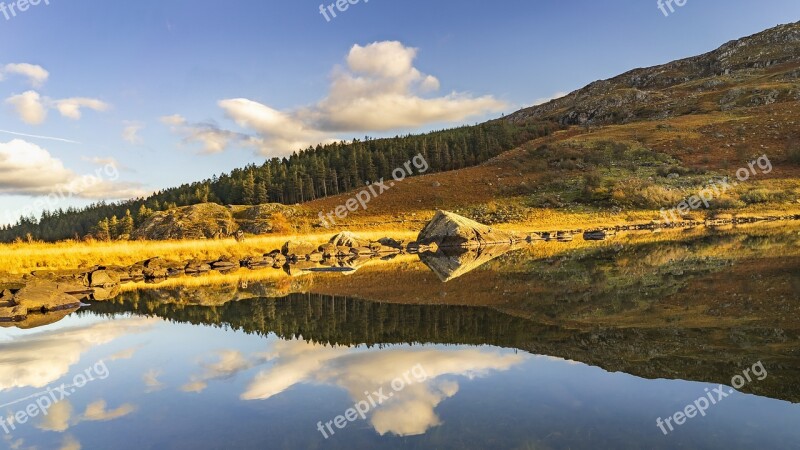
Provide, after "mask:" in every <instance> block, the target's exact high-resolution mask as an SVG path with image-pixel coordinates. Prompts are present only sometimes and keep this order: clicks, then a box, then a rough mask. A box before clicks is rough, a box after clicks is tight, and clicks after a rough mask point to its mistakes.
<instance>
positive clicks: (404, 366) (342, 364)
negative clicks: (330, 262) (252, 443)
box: [241, 340, 526, 436]
mask: <svg viewBox="0 0 800 450" xmlns="http://www.w3.org/2000/svg"><path fill="white" fill-rule="evenodd" d="M525 358H526V356H524V355H521V354H513V353H509V352H507V351H504V350H500V349H493V348H487V347H484V348H457V349H441V348H432V347H416V348H407V347H395V348H389V349H386V348H384V349H366V350H364V349H350V348H344V347H325V346H322V345H317V344H311V343H307V342H305V341H301V340H296V341H279V342H277V343H276V344H275V346H274V349H273V352H272V354H271V355H270V360H271V361H272V362H273V366H272V367H271V368H269V369H265V370H262V371H260V372H259V373H258V374H257V375H256V376H255V378H254V379H253V381H252V382H251V383H250V385H249V386H248V387H247V389H246V390H245V392H244V393H243V394H242V395H241V398H242V399H244V400H264V399H268V398H270V397H273V396H275V395H278V394H280V393H282V392H284V391H286V390H287V389H289V388H291V387H293V386H295V385H297V384H302V383H306V384H322V385H331V386H338V387H340V388H342V389H344V390H346V391H347V392H348V393H349V395H350V397H351V398H352V399H353V402H356V401H360V400H363V399H364V398H365V392H372V391H374V390H376V389H379V388H380V387H381V386H386V387H388V386H389V384H390V383H391V381H392V380H393V379H395V378H397V377H402V376H403V374H404V373H405V372H407V371H409V370H410V369H411V368H412V367H414V366H416V365H418V364H419V365H421V366H422V367H423V368H424V369H425V372H426V373H427V374H428V379H427V380H426V381H424V382H422V383H418V384H410V385H408V386H406V387H405V388H404V389H403V390H402V392H398V393H397V395H395V396H394V397H393V398H392V399H391V400H390V401H388V402H385V403H384V404H382V405H380V406H378V408H377V409H375V410H374V411H373V413H372V414H371V416H370V417H369V421H370V423H371V424H372V426H373V428H374V429H375V431H376V432H378V433H379V434H381V435H383V434H386V433H393V434H396V435H399V436H412V435H419V434H423V433H425V432H426V431H427V430H428V429H429V428H431V427H435V426H438V425H440V424H441V420H440V419H439V417H438V416H437V415H436V412H435V411H434V410H435V408H436V407H437V406H438V405H439V403H441V402H442V401H443V400H445V399H447V398H450V397H452V396H454V395H455V394H456V393H457V392H458V389H459V385H458V382H456V381H454V380H446V379H441V378H440V377H445V376H450V377H452V376H463V377H468V378H475V377H482V376H486V375H488V374H489V373H490V372H492V371H502V370H508V369H509V368H511V367H512V366H514V365H516V364H519V363H521V362H522V361H523V360H524V359H525Z"/></svg>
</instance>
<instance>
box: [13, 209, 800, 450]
mask: <svg viewBox="0 0 800 450" xmlns="http://www.w3.org/2000/svg"><path fill="white" fill-rule="evenodd" d="M353 268H354V269H357V270H354V271H352V272H348V273H346V274H345V273H308V272H306V273H285V272H282V271H279V270H273V269H267V270H265V271H258V272H249V271H242V272H234V273H230V274H223V275H218V276H211V277H205V278H204V277H194V278H191V277H187V278H186V279H179V280H170V281H169V282H165V283H162V284H156V285H153V284H150V285H145V284H136V285H131V286H128V287H125V288H124V289H123V292H121V293H120V294H119V295H118V296H117V297H115V298H114V299H112V300H108V301H103V302H92V304H91V305H89V306H87V307H85V308H82V309H80V310H79V311H78V312H75V313H73V314H70V315H68V316H67V317H64V318H63V319H61V320H59V321H57V322H54V323H50V324H47V325H43V326H38V327H35V328H30V329H18V328H10V327H9V328H4V329H2V330H0V404H2V405H4V406H3V407H2V408H0V414H2V416H3V417H5V418H6V419H5V420H4V421H3V422H2V427H0V433H2V434H3V439H2V446H5V447H8V448H13V449H28V448H39V449H43V448H44V449H51V448H52V449H68V450H76V449H80V448H82V449H110V448H113V449H137V450H139V449H264V448H270V449H272V448H274V449H382V448H390V449H394V448H397V449H405V448H419V449H422V448H424V449H429V448H436V449H464V448H468V449H598V448H610V449H626V448H631V449H639V448H654V449H661V448H663V449H668V448H699V449H716V448H725V449H729V448H742V449H745V448H747V449H751V448H759V449H791V448H800V404H798V402H800V339H798V338H799V337H800V323H799V322H798V321H797V317H798V313H799V312H800V229H798V228H796V225H795V226H794V227H793V226H791V224H785V223H784V224H774V225H772V226H770V225H767V226H758V227H755V226H754V227H751V228H737V229H732V230H704V229H697V230H686V231H682V232H678V233H663V234H662V233H649V232H648V233H641V234H635V233H632V234H629V235H620V236H616V237H614V238H612V239H609V240H606V241H599V242H584V241H581V240H578V239H576V240H575V241H573V242H537V243H534V244H533V245H531V246H529V247H523V248H517V249H501V250H485V251H481V252H466V253H462V254H426V255H422V256H420V257H418V256H416V255H401V256H398V257H396V258H394V259H391V260H388V259H387V260H372V261H368V262H365V263H364V264H363V265H359V266H358V267H353ZM5 325H8V324H5ZM48 403H49V404H48ZM10 416H16V417H15V418H14V419H11V420H9V419H8V417H10ZM668 419H669V420H668ZM6 431H8V432H6Z"/></svg>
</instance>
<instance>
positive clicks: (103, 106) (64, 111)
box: [53, 97, 109, 120]
mask: <svg viewBox="0 0 800 450" xmlns="http://www.w3.org/2000/svg"><path fill="white" fill-rule="evenodd" d="M53 105H54V106H55V108H56V109H58V112H59V113H61V115H62V116H64V117H66V118H68V119H72V120H78V119H80V118H81V108H86V109H91V110H94V111H98V112H103V111H107V110H108V108H109V105H108V104H107V103H105V102H102V101H100V100H97V99H94V98H85V97H75V98H66V99H63V100H56V101H55V102H53Z"/></svg>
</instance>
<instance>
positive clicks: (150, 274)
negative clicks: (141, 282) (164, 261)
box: [142, 268, 169, 280]
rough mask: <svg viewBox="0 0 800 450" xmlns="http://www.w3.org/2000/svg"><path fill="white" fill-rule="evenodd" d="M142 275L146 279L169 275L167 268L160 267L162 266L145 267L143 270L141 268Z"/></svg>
mask: <svg viewBox="0 0 800 450" xmlns="http://www.w3.org/2000/svg"><path fill="white" fill-rule="evenodd" d="M142 276H144V278H145V279H146V280H154V279H157V278H167V277H168V276H169V271H168V270H167V269H162V268H145V269H144V270H142Z"/></svg>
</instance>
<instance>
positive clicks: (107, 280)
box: [89, 270, 119, 287]
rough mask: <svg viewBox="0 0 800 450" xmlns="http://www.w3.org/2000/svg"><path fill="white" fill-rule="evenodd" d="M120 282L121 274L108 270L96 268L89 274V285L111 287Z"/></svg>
mask: <svg viewBox="0 0 800 450" xmlns="http://www.w3.org/2000/svg"><path fill="white" fill-rule="evenodd" d="M118 284H119V275H118V274H117V273H116V272H112V271H108V270H95V271H94V272H92V273H90V274H89V287H110V286H116V285H118Z"/></svg>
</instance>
